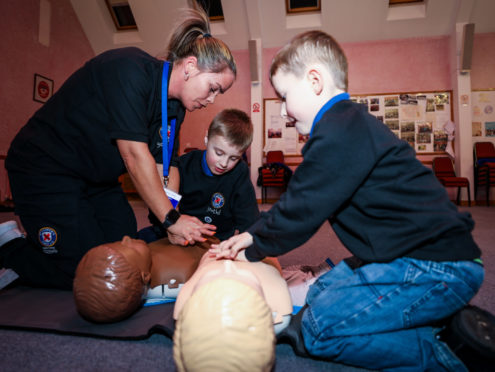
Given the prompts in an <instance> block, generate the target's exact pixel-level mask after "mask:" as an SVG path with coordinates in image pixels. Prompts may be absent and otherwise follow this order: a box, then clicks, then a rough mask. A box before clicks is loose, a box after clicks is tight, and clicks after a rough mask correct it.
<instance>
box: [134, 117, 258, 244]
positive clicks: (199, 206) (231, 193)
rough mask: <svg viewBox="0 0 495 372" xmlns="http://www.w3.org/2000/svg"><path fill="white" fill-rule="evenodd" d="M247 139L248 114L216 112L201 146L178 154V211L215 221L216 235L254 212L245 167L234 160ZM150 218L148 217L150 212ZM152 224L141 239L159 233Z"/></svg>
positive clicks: (240, 227)
mask: <svg viewBox="0 0 495 372" xmlns="http://www.w3.org/2000/svg"><path fill="white" fill-rule="evenodd" d="M252 140H253V124H252V123H251V119H250V118H249V116H248V115H247V114H246V113H245V112H243V111H241V110H237V109H225V110H223V111H221V112H220V113H218V114H217V115H216V116H215V118H214V119H213V121H212V122H211V124H210V127H209V128H208V134H207V136H206V137H205V144H206V150H194V151H191V152H188V153H187V154H184V155H182V156H181V157H180V158H179V166H178V168H179V175H180V186H179V187H178V190H177V187H176V190H174V191H178V192H179V194H180V195H182V199H181V201H180V203H179V206H178V207H179V212H180V213H185V214H187V215H190V216H195V217H197V218H199V219H200V220H201V221H202V222H206V223H208V224H212V225H215V226H216V227H217V229H216V234H215V236H217V237H218V238H219V239H220V240H223V239H227V238H229V237H231V236H232V235H234V233H235V232H236V230H237V231H239V232H244V231H245V230H246V229H247V228H248V227H249V226H251V225H252V224H253V223H254V222H255V221H256V219H257V218H258V216H259V210H258V204H257V201H256V194H255V192H254V187H253V184H252V182H251V178H250V173H249V167H248V166H247V164H246V163H245V162H244V161H240V160H241V158H242V155H243V153H244V152H245V151H246V150H247V148H248V147H249V146H250V145H251V142H252ZM150 219H151V220H153V217H152V216H151V217H150ZM163 236H164V235H163V234H162V233H161V232H160V230H159V229H158V228H157V227H154V226H153V227H148V228H145V229H143V230H141V231H140V232H139V233H138V238H140V239H143V240H145V241H147V242H151V241H154V240H156V239H159V238H161V237H163Z"/></svg>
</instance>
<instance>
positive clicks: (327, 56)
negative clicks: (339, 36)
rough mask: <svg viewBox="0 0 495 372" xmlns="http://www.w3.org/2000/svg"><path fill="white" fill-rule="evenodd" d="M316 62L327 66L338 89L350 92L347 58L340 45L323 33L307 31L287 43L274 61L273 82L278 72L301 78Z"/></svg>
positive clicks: (271, 71)
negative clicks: (306, 69)
mask: <svg viewBox="0 0 495 372" xmlns="http://www.w3.org/2000/svg"><path fill="white" fill-rule="evenodd" d="M315 62H316V63H322V64H323V65H325V66H327V67H328V69H329V71H330V73H331V74H332V77H333V80H334V83H335V86H336V87H337V88H339V89H342V90H344V91H347V58H346V56H345V54H344V51H343V50H342V48H341V47H340V45H339V43H337V41H335V39H334V38H333V37H331V36H330V35H328V34H326V33H324V32H322V31H308V32H304V33H302V34H299V35H297V36H296V37H294V38H293V39H292V40H291V41H290V42H289V43H288V44H286V45H285V46H284V47H283V48H282V49H281V50H280V51H279V52H278V53H277V54H276V55H275V57H274V58H273V61H272V65H271V67H270V80H271V79H272V77H273V75H275V74H276V73H277V72H278V71H279V70H281V71H282V72H284V73H292V74H294V75H295V76H297V77H302V74H303V73H304V70H305V68H306V67H307V66H308V65H309V64H310V63H315Z"/></svg>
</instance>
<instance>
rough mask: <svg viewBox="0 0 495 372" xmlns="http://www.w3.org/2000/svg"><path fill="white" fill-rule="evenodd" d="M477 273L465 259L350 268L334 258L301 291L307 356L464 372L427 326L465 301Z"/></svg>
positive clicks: (476, 266) (479, 278)
mask: <svg viewBox="0 0 495 372" xmlns="http://www.w3.org/2000/svg"><path fill="white" fill-rule="evenodd" d="M483 277H484V270H483V267H482V266H481V265H479V264H477V263H475V262H471V261H457V262H433V261H422V260H416V259H411V258H406V257H404V258H399V259H396V260H394V261H392V262H390V263H372V264H368V265H365V266H362V267H360V268H358V269H356V270H352V269H350V268H349V266H348V265H347V264H346V263H345V262H344V261H342V262H341V263H340V264H339V265H337V266H336V267H335V268H334V269H332V270H331V271H329V272H328V273H326V274H324V275H322V276H321V277H320V278H319V279H318V280H317V281H316V282H315V284H314V285H313V286H311V288H310V290H309V292H308V295H307V298H306V302H307V304H308V308H307V310H306V311H305V313H304V315H303V318H302V334H303V338H304V344H305V346H306V349H307V351H308V353H309V354H310V355H313V356H317V357H321V358H325V359H331V360H334V361H337V362H341V363H345V364H350V365H354V366H360V367H365V368H370V369H380V370H383V369H385V370H395V371H425V370H434V371H467V369H466V368H465V366H464V365H463V364H462V362H460V361H459V359H458V358H457V357H456V356H455V354H454V353H453V352H452V351H451V350H450V349H449V348H448V347H447V345H446V344H445V343H443V342H441V341H440V340H439V339H438V338H437V337H436V333H438V331H439V330H440V329H438V328H434V327H433V326H432V324H433V323H435V322H437V321H439V320H441V319H443V318H445V317H448V316H450V315H452V314H453V313H455V312H456V311H458V310H459V309H461V308H462V307H463V306H464V305H466V304H467V303H468V302H469V300H471V298H472V297H473V296H474V295H475V294H476V292H477V291H478V289H479V288H480V286H481V283H482V281H483Z"/></svg>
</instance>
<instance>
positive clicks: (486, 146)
mask: <svg viewBox="0 0 495 372" xmlns="http://www.w3.org/2000/svg"><path fill="white" fill-rule="evenodd" d="M474 154H475V156H476V158H477V159H482V158H495V146H494V145H493V142H476V143H475V144H474Z"/></svg>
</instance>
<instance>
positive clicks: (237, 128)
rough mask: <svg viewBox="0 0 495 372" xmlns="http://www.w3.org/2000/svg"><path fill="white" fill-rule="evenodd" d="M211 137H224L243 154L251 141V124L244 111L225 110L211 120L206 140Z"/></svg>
mask: <svg viewBox="0 0 495 372" xmlns="http://www.w3.org/2000/svg"><path fill="white" fill-rule="evenodd" d="M213 136H222V137H224V138H225V139H226V140H227V141H228V142H229V143H230V144H231V145H234V146H236V147H238V148H239V150H241V152H244V151H246V150H247V148H248V147H249V145H251V142H252V141H253V123H252V122H251V119H250V118H249V116H248V115H247V114H246V113H245V112H244V111H241V110H237V109H225V110H222V111H220V112H219V113H218V114H217V115H216V116H215V117H214V118H213V120H212V122H211V124H210V127H209V128H208V140H209V139H211V138H212V137H213Z"/></svg>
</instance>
